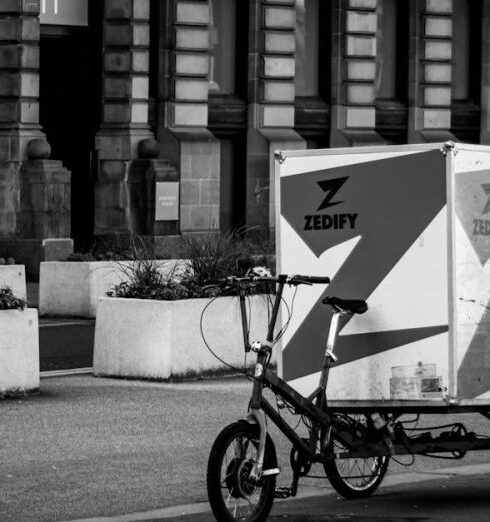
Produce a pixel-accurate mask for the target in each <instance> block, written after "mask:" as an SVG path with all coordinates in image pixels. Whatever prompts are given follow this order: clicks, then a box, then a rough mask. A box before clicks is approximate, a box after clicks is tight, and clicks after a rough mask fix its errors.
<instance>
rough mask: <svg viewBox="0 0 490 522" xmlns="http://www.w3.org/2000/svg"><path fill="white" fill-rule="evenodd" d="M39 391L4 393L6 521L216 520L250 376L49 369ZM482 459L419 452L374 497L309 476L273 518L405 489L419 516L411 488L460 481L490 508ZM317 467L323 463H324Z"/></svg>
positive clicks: (1, 436) (2, 493)
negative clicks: (230, 440) (158, 376)
mask: <svg viewBox="0 0 490 522" xmlns="http://www.w3.org/2000/svg"><path fill="white" fill-rule="evenodd" d="M41 390H42V391H41V394H40V395H39V396H33V397H29V398H27V399H21V400H4V401H0V461H1V462H2V466H0V520H1V521H2V522H24V521H25V522H38V521H39V522H59V521H73V520H83V519H90V518H92V519H93V520H105V519H108V520H112V521H119V520H121V521H123V520H124V521H130V520H131V521H132V520H180V519H179V516H180V515H181V514H182V513H183V512H185V513H188V515H187V518H185V517H184V518H183V519H182V520H203V521H205V520H212V517H211V515H210V513H209V507H208V504H207V495H206V485H205V475H206V463H207V458H208V455H209V450H210V448H211V445H212V443H213V441H214V439H215V437H216V435H217V434H218V432H219V431H220V430H221V429H222V428H223V427H224V426H226V425H227V424H229V423H230V422H233V421H234V420H236V419H237V418H239V417H241V416H243V414H244V413H245V409H246V405H247V402H248V399H249V394H250V386H249V383H248V381H245V380H242V379H235V378H233V379H230V378H228V379H219V380H218V379H216V380H205V381H195V382H185V383H174V384H169V383H152V382H144V381H126V380H116V379H97V378H94V377H92V376H90V375H83V376H71V377H56V378H49V379H46V378H45V379H42V381H41ZM455 420H458V421H461V420H464V419H462V416H461V415H460V416H458V418H452V417H451V416H442V418H439V419H437V418H436V417H435V416H430V418H429V419H428V421H430V422H431V423H432V422H434V423H437V422H443V423H444V422H451V421H455ZM466 420H467V422H468V424H469V427H470V429H472V430H474V431H476V432H477V433H480V434H490V424H489V423H488V421H487V420H486V419H484V418H483V417H481V416H476V415H473V414H468V415H467V419H466ZM272 435H273V439H274V442H275V444H276V448H277V452H278V458H279V463H280V466H282V467H283V471H282V473H281V475H280V479H279V481H278V482H279V483H280V484H281V485H284V484H288V483H289V480H290V474H289V471H288V469H287V462H288V461H289V450H290V445H289V444H288V443H287V441H286V440H285V439H284V437H282V436H281V435H280V434H278V433H277V432H274V431H273V432H272ZM458 463H459V462H457V463H456V464H458ZM481 463H490V452H478V453H477V452H474V453H472V454H469V455H468V456H467V457H465V459H464V461H462V462H461V464H465V466H470V467H469V468H467V469H468V470H469V471H468V472H467V475H461V474H458V475H454V472H453V471H450V472H448V471H447V470H443V469H441V468H445V467H447V466H448V465H454V462H453V461H452V462H448V461H440V460H432V459H431V460H428V459H425V460H424V459H420V460H417V462H416V463H415V465H414V466H412V467H410V468H404V467H402V466H399V465H396V464H393V465H390V468H391V471H390V472H389V473H390V475H389V476H387V478H386V481H385V483H384V484H386V486H384V485H382V486H381V488H380V490H379V494H377V495H375V496H373V497H372V498H370V499H367V500H366V501H362V502H364V503H362V502H361V503H351V502H349V503H347V502H346V501H343V500H338V499H337V496H336V495H335V494H334V493H333V491H332V490H331V488H329V486H328V482H327V481H326V480H325V479H320V480H314V479H307V480H304V481H302V484H301V489H300V492H301V493H302V494H303V493H305V492H306V493H309V494H310V498H308V499H299V500H292V501H286V502H282V503H277V504H276V507H275V509H274V512H273V517H279V516H281V517H282V518H286V520H288V519H289V520H330V519H328V518H325V516H327V515H328V516H331V517H333V518H331V520H345V515H346V514H348V513H349V512H350V511H349V510H350V509H351V508H352V509H354V507H356V506H357V507H356V509H357V508H359V509H361V508H363V506H364V505H366V506H368V507H369V506H374V507H372V508H371V507H369V509H373V510H375V506H377V509H379V510H380V513H381V514H383V509H384V507H383V500H382V499H387V500H388V501H389V505H391V508H392V509H393V510H394V511H393V513H394V512H395V511H396V510H397V509H398V508H397V507H396V506H397V500H396V499H397V498H399V499H400V506H401V507H400V509H401V508H403V509H407V510H408V511H407V513H405V514H403V516H404V517H405V518H401V520H418V518H413V517H414V516H415V515H416V516H417V517H419V512H418V511H414V512H412V511H411V510H410V509H409V506H408V504H406V503H405V504H404V503H403V502H405V500H406V499H407V498H411V499H412V500H411V502H413V503H414V504H417V502H416V501H415V498H416V497H417V496H418V495H422V497H423V498H426V497H427V495H426V494H425V493H424V491H429V490H430V491H433V492H434V491H436V490H437V488H438V487H439V485H440V486H441V489H444V488H442V485H446V486H447V487H448V488H449V489H450V490H451V491H452V492H453V493H452V494H451V495H449V496H448V499H449V500H450V499H456V498H459V499H460V500H461V502H462V501H463V497H462V496H461V495H463V494H462V493H461V494H458V491H459V490H461V491H463V492H464V495H466V497H464V498H467V499H468V502H469V506H470V507H471V508H472V509H473V504H474V505H475V506H476V507H478V506H480V507H482V508H483V507H484V508H486V509H488V508H490V501H486V500H485V499H486V498H487V495H486V493H487V490H486V489H485V486H486V483H487V482H488V478H490V468H487V467H485V468H478V467H474V466H475V465H476V464H481ZM458 469H459V470H464V469H465V468H464V467H463V468H458ZM438 470H440V471H442V473H443V474H442V476H441V475H437V480H435V481H434V480H430V481H427V480H426V479H427V476H428V475H427V472H429V471H430V472H434V471H436V472H437V471H438ZM318 471H319V473H318V474H321V473H322V471H321V468H319V469H318ZM414 473H415V474H414ZM482 473H484V474H485V475H483V474H482ZM400 477H401V478H400ZM421 478H423V479H424V480H423V482H420V479H421ZM414 479H416V482H411V481H412V480H414ZM393 481H395V482H396V481H398V482H397V483H395V484H393ZM390 482H391V484H392V485H391V486H390ZM408 482H410V483H408ZM429 484H432V485H431V486H430V487H429ZM312 488H316V489H312ZM430 488H432V489H430ZM434 488H435V489H434ZM451 488H453V489H451ZM449 489H448V491H449ZM484 492H485V495H484V494H483V493H484ZM442 494H444V495H446V493H445V492H444V491H442V493H441V495H442ZM311 495H314V496H313V497H311ZM458 495H459V496H458ZM429 497H430V495H429ZM402 500H403V502H402ZM449 500H448V502H449ZM473 501H474V502H473ZM407 502H408V501H407ZM427 502H428V501H427ZM454 502H456V500H455V501H454ZM472 502H473V504H471V503H472ZM417 505H422V503H421V502H420V503H419V504H417ZM449 505H451V503H450V502H449ZM182 506H186V507H184V508H183V507H182ZM189 506H191V507H189ZM391 508H390V509H391ZM189 509H193V510H194V511H193V512H194V513H195V514H190V513H191V512H190V511H189ZM414 509H415V508H414ZM427 509H429V508H427ZM430 509H432V511H431V510H429V511H428V512H427V513H429V515H430V516H435V515H434V513H435V512H436V511H434V510H435V507H431V508H430ZM361 511H362V510H361ZM361 511H359V512H358V511H356V516H358V515H359V516H361ZM295 513H296V515H295ZM369 513H370V514H369V516H372V513H371V512H369ZM128 514H130V515H128ZM460 514H461V513H460ZM286 515H287V516H286ZM429 515H427V516H429ZM305 516H308V517H310V518H304V517H305ZM390 516H391V515H390ZM393 516H394V515H393ZM400 516H401V515H400ZM407 516H409V518H406V517H407ZM424 516H425V515H424ZM449 516H452V515H451V514H449ZM475 516H478V513H476V514H475ZM114 517H116V518H114ZM164 517H165V518H164ZM291 517H292V518H291ZM295 517H296V518H295ZM298 517H300V518H298ZM301 517H303V518H301ZM311 517H320V518H311ZM321 517H323V518H321ZM335 517H337V518H335ZM342 517H344V518H342ZM410 517H412V518H410ZM425 518H426V519H427V517H426V516H425ZM273 519H274V518H272V520H273ZM347 520H350V519H347ZM362 520H369V518H367V519H366V518H362ZM376 520H378V522H380V521H381V522H382V521H383V520H386V518H385V519H383V518H381V519H376ZM390 520H391V519H390ZM393 520H395V519H394V518H393ZM448 520H451V519H450V518H448ZM459 520H464V518H460V519H459ZM472 520H478V518H474V517H473V518H472Z"/></svg>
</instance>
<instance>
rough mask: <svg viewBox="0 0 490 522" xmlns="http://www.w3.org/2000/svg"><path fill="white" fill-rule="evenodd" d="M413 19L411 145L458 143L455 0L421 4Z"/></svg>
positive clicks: (415, 6) (413, 9)
mask: <svg viewBox="0 0 490 522" xmlns="http://www.w3.org/2000/svg"><path fill="white" fill-rule="evenodd" d="M410 17H411V20H410V62H409V111H408V141H409V143H417V142H420V141H429V142H431V141H445V140H454V139H455V138H454V136H453V135H452V134H451V132H450V128H451V73H452V71H451V69H452V66H451V59H452V41H451V37H452V31H453V23H452V0H417V1H416V2H413V3H412V4H411V13H410Z"/></svg>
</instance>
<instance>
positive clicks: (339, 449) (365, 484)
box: [323, 415, 390, 498]
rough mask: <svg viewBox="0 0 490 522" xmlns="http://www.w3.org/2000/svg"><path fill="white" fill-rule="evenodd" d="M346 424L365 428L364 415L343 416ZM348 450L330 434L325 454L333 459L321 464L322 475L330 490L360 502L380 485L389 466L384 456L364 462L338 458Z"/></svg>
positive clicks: (363, 459)
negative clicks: (322, 468) (328, 482)
mask: <svg viewBox="0 0 490 522" xmlns="http://www.w3.org/2000/svg"><path fill="white" fill-rule="evenodd" d="M345 417H346V418H349V421H350V422H349V424H351V422H352V421H354V423H362V424H363V425H366V424H367V421H366V417H365V416H364V415H356V416H355V417H354V416H345ZM346 452H348V449H347V448H346V447H345V446H344V445H343V444H342V442H340V440H339V439H338V438H337V437H336V436H335V435H334V434H332V436H331V437H330V441H329V443H328V447H327V454H328V455H333V458H329V459H327V460H325V461H324V463H323V467H324V469H325V474H326V475H327V478H328V480H329V481H330V484H331V485H332V487H333V488H334V489H335V490H336V491H337V492H338V493H339V494H340V495H342V496H343V497H345V498H362V497H367V496H369V495H371V494H372V493H374V491H376V489H377V488H378V486H379V485H380V484H381V482H382V481H383V478H384V476H385V474H386V471H387V469H388V464H389V461H390V459H389V457H387V456H373V457H367V458H340V457H341V455H342V453H346Z"/></svg>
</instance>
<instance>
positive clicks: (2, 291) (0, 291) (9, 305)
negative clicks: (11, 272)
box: [0, 286, 26, 310]
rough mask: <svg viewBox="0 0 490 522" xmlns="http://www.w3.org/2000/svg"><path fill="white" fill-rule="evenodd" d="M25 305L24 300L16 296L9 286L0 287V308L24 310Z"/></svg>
mask: <svg viewBox="0 0 490 522" xmlns="http://www.w3.org/2000/svg"><path fill="white" fill-rule="evenodd" d="M25 307H26V302H25V300H24V299H22V298H20V297H16V296H15V295H14V293H13V291H12V289H11V288H10V287H8V286H3V287H1V288H0V310H17V309H18V310H24V308H25Z"/></svg>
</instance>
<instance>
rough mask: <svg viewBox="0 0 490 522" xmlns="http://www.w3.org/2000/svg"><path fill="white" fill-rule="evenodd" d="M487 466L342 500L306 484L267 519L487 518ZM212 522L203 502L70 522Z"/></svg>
mask: <svg viewBox="0 0 490 522" xmlns="http://www.w3.org/2000/svg"><path fill="white" fill-rule="evenodd" d="M489 477H490V464H474V465H470V466H458V467H448V468H442V469H440V470H439V471H434V472H419V473H407V474H403V475H395V476H391V477H387V478H386V479H385V481H384V483H383V485H382V486H381V487H380V489H378V491H377V492H376V493H375V494H374V495H372V496H371V497H369V498H364V499H359V500H345V499H343V498H341V497H340V496H338V495H337V494H336V493H335V492H334V491H332V490H326V491H325V490H324V491H320V490H318V488H316V489H314V488H306V490H303V491H300V492H299V495H298V497H297V498H295V499H288V500H285V501H275V502H274V505H273V509H272V512H271V514H270V517H269V519H270V520H290V521H296V522H309V521H328V522H333V521H347V522H349V521H363V522H369V521H372V522H389V521H402V522H403V521H406V522H409V521H410V522H416V521H419V520H420V521H438V520H441V521H442V520H444V521H446V522H452V521H454V522H460V521H465V520H471V521H475V522H479V521H481V522H486V521H488V519H489V514H488V513H489V509H490V496H489V495H488V479H489ZM169 520H173V521H176V522H177V521H182V522H201V521H202V522H212V521H214V520H215V519H214V517H213V515H212V513H211V512H210V508H209V506H208V505H207V503H198V504H190V505H183V506H175V507H172V508H166V509H159V510H153V511H147V512H144V513H132V514H128V515H124V516H116V517H105V518H90V519H82V520H78V521H71V522H140V521H153V522H157V521H161V522H168V521H169Z"/></svg>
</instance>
